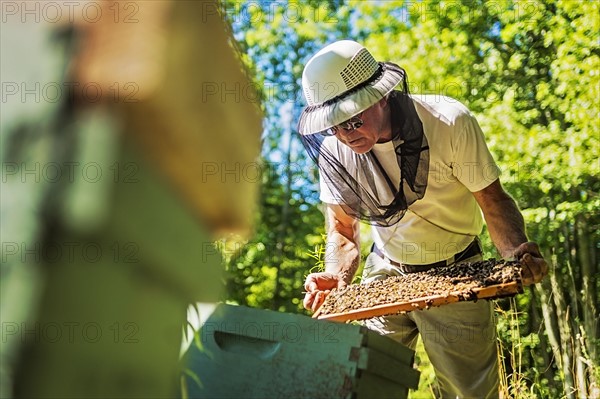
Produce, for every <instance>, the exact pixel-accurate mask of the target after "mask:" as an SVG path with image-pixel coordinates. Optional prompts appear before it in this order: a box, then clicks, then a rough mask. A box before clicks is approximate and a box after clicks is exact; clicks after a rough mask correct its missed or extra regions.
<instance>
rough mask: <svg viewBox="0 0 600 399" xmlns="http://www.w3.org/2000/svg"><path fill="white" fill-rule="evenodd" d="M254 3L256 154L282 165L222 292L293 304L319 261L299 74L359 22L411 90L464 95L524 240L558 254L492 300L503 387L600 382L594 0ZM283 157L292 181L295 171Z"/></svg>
mask: <svg viewBox="0 0 600 399" xmlns="http://www.w3.org/2000/svg"><path fill="white" fill-rule="evenodd" d="M231 4H233V2H231ZM235 4H240V3H235ZM241 4H244V3H241ZM253 4H255V5H256V4H260V5H261V6H262V7H263V8H262V9H260V10H259V8H260V7H256V6H255V7H254V10H253V11H252V12H253V13H254V14H251V15H252V16H253V18H254V19H252V18H249V17H248V16H246V17H242V18H239V15H238V19H237V21H235V18H233V19H234V30H235V32H236V37H237V38H238V40H239V42H240V47H241V48H242V49H243V50H244V52H245V53H246V54H247V57H246V58H245V60H246V62H247V63H248V64H249V69H250V70H251V71H254V72H255V73H256V78H255V81H256V82H257V85H258V86H259V87H261V88H263V90H262V96H263V99H264V100H266V101H264V104H265V108H266V115H267V119H266V121H265V134H264V146H263V149H264V151H263V156H264V161H265V162H267V163H268V162H274V163H277V164H278V165H280V166H281V167H280V168H275V169H277V172H276V173H269V175H268V176H267V178H266V179H264V189H263V194H262V197H261V213H260V214H259V215H258V217H257V223H256V226H257V234H256V236H255V237H254V238H253V239H252V240H251V241H250V242H248V243H247V244H246V245H245V246H243V247H241V248H239V249H237V250H236V251H234V252H235V256H230V259H231V260H230V262H229V263H228V270H229V273H230V277H229V285H228V287H229V296H230V298H231V299H233V300H235V301H237V302H239V303H244V304H249V305H251V306H259V307H266V308H274V309H279V310H288V311H292V310H293V311H301V309H300V298H301V291H302V288H301V286H302V282H303V278H304V276H305V275H306V274H307V273H308V272H309V271H310V270H311V268H312V267H313V266H315V263H316V262H318V259H319V255H318V253H319V252H320V249H319V247H317V249H316V250H313V248H315V245H317V246H318V245H323V241H322V234H324V230H323V217H322V214H321V213H320V211H319V210H318V206H319V205H318V196H317V193H316V192H317V186H316V184H315V183H316V173H315V170H314V168H313V167H312V166H311V165H310V164H309V163H307V161H306V159H305V158H304V157H303V155H302V154H303V151H302V148H301V146H300V145H299V143H298V140H297V137H296V136H295V134H294V132H295V127H294V120H295V119H296V118H297V116H298V114H299V112H300V109H301V106H302V103H303V102H302V100H301V94H300V92H301V91H300V86H299V82H300V76H301V71H302V67H303V65H304V63H305V61H306V59H307V57H308V56H309V55H310V54H312V53H313V52H314V51H316V50H317V49H318V48H320V47H321V46H322V44H324V43H325V42H330V41H333V40H336V39H339V38H346V37H352V38H354V39H356V40H358V41H360V42H362V43H363V44H365V45H366V46H367V47H368V48H369V49H370V50H371V51H372V52H373V54H374V55H375V57H376V58H378V59H380V60H390V61H394V62H396V63H398V64H400V65H401V66H403V67H404V68H405V69H406V70H407V73H408V76H409V78H410V88H411V91H412V92H414V93H429V94H437V95H447V96H451V97H454V98H456V99H457V100H459V101H461V102H463V103H464V104H465V105H467V106H468V107H469V108H470V109H471V110H472V112H473V113H474V114H475V115H476V116H477V118H478V120H479V122H480V125H481V126H482V128H483V130H484V132H485V134H486V140H487V142H488V144H489V147H490V149H491V151H492V153H493V155H494V157H495V159H496V160H497V162H498V164H499V166H500V169H501V170H502V175H501V180H502V183H503V185H504V186H505V188H506V189H507V191H508V192H509V193H511V194H512V195H513V196H514V197H515V199H516V200H517V202H518V204H519V206H520V207H521V209H522V210H523V215H524V217H525V220H526V223H527V227H528V235H529V237H530V239H531V240H532V241H536V242H538V243H539V244H540V247H541V249H542V252H543V253H544V255H545V257H546V259H547V260H548V261H549V263H550V264H551V269H552V270H551V276H550V277H549V278H547V279H546V280H545V281H544V282H543V284H540V285H539V286H538V287H537V288H536V289H528V290H527V291H526V293H525V294H523V295H521V296H519V297H518V299H517V300H516V301H512V302H506V301H500V302H499V305H498V317H499V323H498V335H499V345H500V347H501V348H502V350H501V355H502V356H503V357H502V358H503V359H504V361H503V362H502V364H503V367H504V370H505V377H506V378H505V382H506V385H510V387H508V388H507V391H508V392H509V393H510V395H513V396H515V397H536V396H537V397H569V398H574V397H576V396H579V397H584V396H585V395H588V396H589V397H592V396H593V395H595V394H598V391H593V389H594V386H593V384H596V386H598V384H600V381H599V378H598V352H599V351H598V347H599V346H598V343H599V342H600V341H599V339H600V332H599V327H598V322H597V320H596V319H597V315H598V294H597V293H598V292H599V291H600V279H599V278H598V274H599V270H598V263H599V261H598V259H599V258H600V256H599V255H600V245H599V242H600V197H599V195H598V194H599V193H600V161H599V159H600V139H599V132H600V117H599V115H600V104H599V100H598V99H599V98H600V40H599V34H598V32H599V28H600V18H599V15H600V14H599V11H600V10H599V3H598V2H597V1H556V0H544V1H541V0H531V1H527V2H521V1H506V2H498V1H492V0H489V1H488V0H471V1H468V2H456V1H453V2H449V1H443V0H429V1H348V2H342V1H309V2H302V3H296V2H290V3H287V4H284V3H269V2H264V3H263V2H259V3H257V2H253ZM292 8H293V9H294V10H295V11H294V13H293V14H290V10H291V9H292ZM261 10H262V11H261ZM265 10H268V12H265ZM260 12H262V17H260V16H259V15H258V13H260ZM228 16H229V17H232V16H233V17H235V15H232V14H231V13H230V14H229V15H228ZM299 16H301V18H299ZM290 169H292V171H293V173H292V175H294V176H296V177H295V184H288V181H289V176H290V175H289V174H288V173H289V172H288V171H289V170H290ZM286 179H288V180H286ZM367 230H368V229H367ZM366 234H368V231H367V232H366ZM366 234H363V238H366V237H367V235H366ZM483 241H484V247H485V257H491V256H494V257H497V256H498V255H497V254H496V253H495V252H494V251H493V250H492V247H493V246H492V243H491V241H490V240H489V237H488V236H487V235H484V240H483ZM311 251H313V252H312V254H311ZM365 251H366V250H365V248H363V252H365ZM311 255H312V257H311ZM315 256H316V257H317V259H315ZM596 389H598V388H596ZM419 392H421V393H422V394H423V395H427V394H429V393H430V392H428V391H427V390H425V391H419ZM414 397H417V396H414Z"/></svg>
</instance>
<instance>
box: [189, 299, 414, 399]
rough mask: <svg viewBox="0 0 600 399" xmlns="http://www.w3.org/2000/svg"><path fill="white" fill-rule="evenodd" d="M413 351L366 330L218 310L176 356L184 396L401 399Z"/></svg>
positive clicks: (410, 378) (410, 379)
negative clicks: (179, 356) (181, 365)
mask: <svg viewBox="0 0 600 399" xmlns="http://www.w3.org/2000/svg"><path fill="white" fill-rule="evenodd" d="M413 359H414V352H413V351H412V350H410V349H408V348H406V347H405V346H403V345H400V344H399V343H397V342H395V341H393V340H391V339H389V338H386V337H383V336H381V335H379V334H377V333H375V332H372V331H369V330H368V329H367V328H365V327H362V326H359V325H352V324H342V323H334V322H328V321H322V320H315V319H312V318H310V317H307V316H303V315H296V314H290V313H279V312H273V311H269V310H260V309H252V308H247V307H243V306H231V305H219V306H218V307H217V308H216V309H215V311H214V313H213V314H212V315H211V316H210V317H209V318H208V319H207V321H206V323H205V324H204V325H203V327H202V328H201V330H200V331H198V332H197V334H196V336H195V340H194V343H193V344H192V345H191V347H190V348H189V350H188V351H187V352H186V353H185V355H184V357H183V363H184V378H183V384H182V397H183V398H186V397H189V398H239V397H244V398H373V397H377V398H406V397H407V395H408V389H409V388H413V389H416V388H417V386H418V383H419V372H418V371H416V370H415V369H413V368H412V363H413Z"/></svg>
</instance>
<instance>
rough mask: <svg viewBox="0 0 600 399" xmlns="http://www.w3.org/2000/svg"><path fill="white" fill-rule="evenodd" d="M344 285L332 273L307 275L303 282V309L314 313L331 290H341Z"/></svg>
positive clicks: (342, 281) (338, 277) (340, 279)
mask: <svg viewBox="0 0 600 399" xmlns="http://www.w3.org/2000/svg"><path fill="white" fill-rule="evenodd" d="M345 285H346V282H345V281H344V280H342V278H341V277H340V276H339V275H337V274H334V273H329V272H322V273H311V274H309V275H308V276H306V281H305V282H304V289H305V290H306V295H305V296H304V308H305V309H308V310H312V311H313V312H316V310H317V309H318V308H319V307H320V306H321V305H322V304H323V301H325V298H326V297H327V295H329V292H331V290H332V289H333V288H342V287H344V286H345Z"/></svg>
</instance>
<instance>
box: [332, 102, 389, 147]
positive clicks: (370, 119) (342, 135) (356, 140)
mask: <svg viewBox="0 0 600 399" xmlns="http://www.w3.org/2000/svg"><path fill="white" fill-rule="evenodd" d="M360 119H361V120H362V122H363V123H362V125H361V126H360V127H359V128H357V129H353V130H345V129H342V128H338V129H337V131H336V134H335V137H336V138H337V139H338V140H339V141H341V142H342V143H343V144H345V145H347V146H348V147H350V149H351V150H352V151H354V152H355V153H357V154H364V153H366V152H369V151H370V150H371V148H373V146H374V145H375V143H377V142H380V143H382V142H385V141H389V140H391V138H392V134H391V121H390V114H389V108H388V107H387V101H386V99H383V100H381V101H379V102H378V103H376V104H375V105H373V106H371V107H370V108H367V109H366V110H365V111H363V113H362V114H360Z"/></svg>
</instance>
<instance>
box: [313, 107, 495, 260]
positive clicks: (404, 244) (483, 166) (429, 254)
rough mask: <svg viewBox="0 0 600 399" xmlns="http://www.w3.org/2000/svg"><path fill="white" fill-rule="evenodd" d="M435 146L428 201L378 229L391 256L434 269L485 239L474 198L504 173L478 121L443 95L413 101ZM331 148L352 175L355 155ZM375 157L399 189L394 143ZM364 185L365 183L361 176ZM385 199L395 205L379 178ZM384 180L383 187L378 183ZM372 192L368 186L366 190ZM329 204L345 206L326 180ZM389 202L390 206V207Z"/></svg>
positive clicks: (336, 145) (379, 241) (334, 143)
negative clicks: (478, 239) (431, 265)
mask: <svg viewBox="0 0 600 399" xmlns="http://www.w3.org/2000/svg"><path fill="white" fill-rule="evenodd" d="M411 97H412V99H413V102H414V105H415V108H416V111H417V114H418V115H419V118H420V119H421V122H422V123H423V131H424V133H425V136H426V137H427V141H428V144H429V176H428V180H427V190H426V192H425V195H424V197H423V198H422V199H420V200H418V201H416V202H415V203H413V204H412V205H410V206H409V207H408V211H407V212H406V214H405V215H404V217H403V218H402V219H401V220H400V221H399V222H398V223H397V224H395V225H393V226H390V227H379V226H373V228H372V231H373V241H374V242H375V245H377V247H378V248H380V249H381V250H382V251H383V252H384V253H385V255H386V256H388V257H389V258H390V259H392V260H395V261H397V262H402V263H407V264H417V265H418V264H429V263H433V262H437V261H440V260H444V259H448V258H450V257H451V256H452V255H454V254H455V253H457V252H460V251H462V250H463V249H465V248H466V247H467V245H469V243H470V242H471V241H473V238H474V237H475V236H477V235H479V234H480V233H481V229H482V227H483V218H482V215H481V209H480V208H479V206H478V204H477V202H476V201H475V198H474V197H473V195H472V194H471V192H475V191H479V190H482V189H484V188H486V187H487V186H489V185H490V184H491V183H493V182H494V181H495V180H496V179H498V177H499V175H500V171H499V169H498V167H497V166H496V163H495V162H494V159H493V158H492V155H491V154H490V151H489V149H488V148H487V145H486V143H485V140H484V137H483V132H482V131H481V128H480V127H479V124H478V123H477V121H476V120H475V117H474V116H473V115H472V114H471V113H470V112H469V110H468V109H467V108H466V107H465V106H464V105H462V104H461V103H460V102H458V101H457V100H454V99H452V98H449V97H444V96H439V95H424V96H411ZM324 145H326V146H327V147H328V148H329V150H330V151H332V152H333V153H334V154H336V156H337V157H338V160H340V162H341V163H342V164H344V165H345V166H346V168H347V170H348V171H349V172H351V173H352V170H353V169H354V170H355V171H356V168H353V167H352V164H351V163H350V162H349V160H351V159H352V158H353V157H352V150H351V149H350V148H349V147H347V146H346V145H344V144H342V143H341V142H339V141H338V140H337V139H336V138H335V137H330V138H327V139H325V141H324ZM372 151H374V152H375V155H376V156H377V159H378V160H379V161H380V162H381V164H382V166H383V167H384V169H385V170H386V172H387V173H388V175H389V176H390V178H391V179H392V181H393V182H394V183H398V182H399V180H400V169H399V167H398V163H397V159H396V155H395V153H394V145H393V143H392V142H391V141H390V142H387V143H380V144H375V146H374V147H373V149H372ZM355 178H357V180H358V181H359V182H360V181H361V179H362V178H363V177H360V176H355ZM375 179H376V182H377V183H378V184H377V188H378V190H380V189H381V190H383V191H380V192H379V193H378V196H379V199H383V201H382V202H386V201H387V202H389V201H391V199H393V197H392V193H391V192H389V193H388V195H387V197H386V195H385V190H388V191H389V189H388V188H387V187H388V185H387V183H386V182H385V181H384V180H383V179H381V178H380V179H377V177H375ZM378 180H379V181H378ZM364 186H368V185H364ZM320 188H321V195H320V199H321V201H323V202H326V203H330V204H339V203H340V201H339V199H336V198H335V196H334V195H333V194H332V192H331V191H330V190H329V188H328V187H327V184H326V181H325V180H324V178H323V176H321V181H320ZM388 200H389V201H388Z"/></svg>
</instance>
